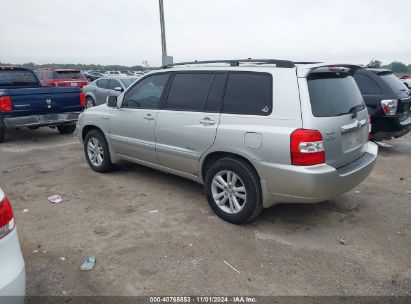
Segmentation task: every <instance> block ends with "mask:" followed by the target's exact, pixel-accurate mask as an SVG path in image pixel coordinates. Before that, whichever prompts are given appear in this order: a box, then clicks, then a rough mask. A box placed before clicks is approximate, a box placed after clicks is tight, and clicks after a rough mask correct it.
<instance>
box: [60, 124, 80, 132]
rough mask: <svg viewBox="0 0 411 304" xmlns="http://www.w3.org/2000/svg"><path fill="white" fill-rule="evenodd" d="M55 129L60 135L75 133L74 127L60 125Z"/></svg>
mask: <svg viewBox="0 0 411 304" xmlns="http://www.w3.org/2000/svg"><path fill="white" fill-rule="evenodd" d="M57 129H58V130H59V132H60V133H61V134H71V133H73V132H74V131H76V125H60V126H57Z"/></svg>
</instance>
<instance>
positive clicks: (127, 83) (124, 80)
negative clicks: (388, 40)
mask: <svg viewBox="0 0 411 304" xmlns="http://www.w3.org/2000/svg"><path fill="white" fill-rule="evenodd" d="M136 80H137V78H121V82H122V83H123V84H124V86H125V87H126V88H128V87H129V86H131V84H132V83H133V82H134V81H136Z"/></svg>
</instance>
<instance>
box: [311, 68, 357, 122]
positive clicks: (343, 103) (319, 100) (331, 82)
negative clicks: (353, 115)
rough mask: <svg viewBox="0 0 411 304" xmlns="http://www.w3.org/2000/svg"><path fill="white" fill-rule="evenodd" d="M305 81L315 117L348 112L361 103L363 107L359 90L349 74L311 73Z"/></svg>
mask: <svg viewBox="0 0 411 304" xmlns="http://www.w3.org/2000/svg"><path fill="white" fill-rule="evenodd" d="M307 81H308V91H309V93H310V101H311V110H312V112H313V115H314V116H315V117H330V116H340V115H345V114H349V113H350V111H352V110H353V109H355V108H356V107H357V106H361V105H362V106H363V107H364V108H365V105H364V101H363V98H362V95H361V92H360V90H359V89H358V86H357V84H356V82H355V80H354V78H353V77H352V76H350V75H349V74H345V73H344V74H342V73H341V74H336V73H312V74H311V75H310V76H308V78H307ZM357 109H358V108H357Z"/></svg>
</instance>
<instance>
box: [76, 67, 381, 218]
mask: <svg viewBox="0 0 411 304" xmlns="http://www.w3.org/2000/svg"><path fill="white" fill-rule="evenodd" d="M358 68H359V66H354V65H343V64H321V63H316V64H312V63H308V64H307V63H299V64H298V63H294V62H291V61H284V60H229V61H213V62H209V61H203V62H192V63H183V64H175V65H172V66H167V67H163V68H162V69H161V70H156V71H153V72H151V73H149V74H147V75H145V76H144V77H143V78H141V79H140V80H139V81H137V82H136V83H134V84H133V85H132V86H131V87H129V88H128V89H127V90H126V91H125V92H124V93H123V94H121V95H120V96H119V97H118V98H117V97H115V96H109V97H108V98H107V103H106V104H105V105H102V106H98V107H94V108H90V109H88V110H86V111H85V112H84V113H83V114H82V115H81V117H80V119H79V122H78V124H77V134H78V137H79V139H80V141H81V142H83V143H84V152H85V156H86V159H87V162H88V163H89V165H90V167H91V168H92V169H93V170H94V171H97V172H107V171H109V170H110V169H111V168H112V165H113V164H115V163H117V162H119V161H120V160H129V161H132V162H136V163H139V164H142V165H145V166H149V167H152V168H155V169H159V170H162V171H165V172H168V173H172V174H176V175H180V176H183V177H186V178H189V179H192V180H194V181H196V182H199V183H201V184H204V187H205V192H206V195H207V199H208V202H209V204H210V206H211V208H212V209H213V210H214V212H215V213H216V214H217V215H218V216H220V217H221V218H223V219H224V220H226V221H229V222H232V223H236V224H240V223H245V222H247V221H250V220H251V219H253V218H254V217H256V216H257V215H258V214H259V213H260V211H261V210H262V208H268V207H271V206H273V205H274V204H277V203H316V202H321V201H325V200H328V199H332V198H334V197H336V196H337V195H339V194H341V193H344V192H346V191H348V190H350V189H351V188H353V187H355V186H356V185H358V184H359V183H360V182H361V181H363V180H364V179H365V178H366V177H367V176H368V175H369V174H370V173H371V171H372V169H373V167H374V164H375V160H376V157H377V150H378V149H377V146H376V145H375V144H374V143H372V142H370V141H369V140H368V138H369V130H370V124H369V120H368V113H367V109H366V106H365V105H364V102H363V99H362V96H361V93H360V91H359V89H358V87H357V85H356V83H355V81H354V78H353V77H352V74H353V73H354V72H355V71H356V70H357V69H358Z"/></svg>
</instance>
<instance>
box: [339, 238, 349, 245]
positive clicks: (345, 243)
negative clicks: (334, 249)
mask: <svg viewBox="0 0 411 304" xmlns="http://www.w3.org/2000/svg"><path fill="white" fill-rule="evenodd" d="M340 244H341V245H347V244H348V240H347V239H346V238H341V239H340Z"/></svg>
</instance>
